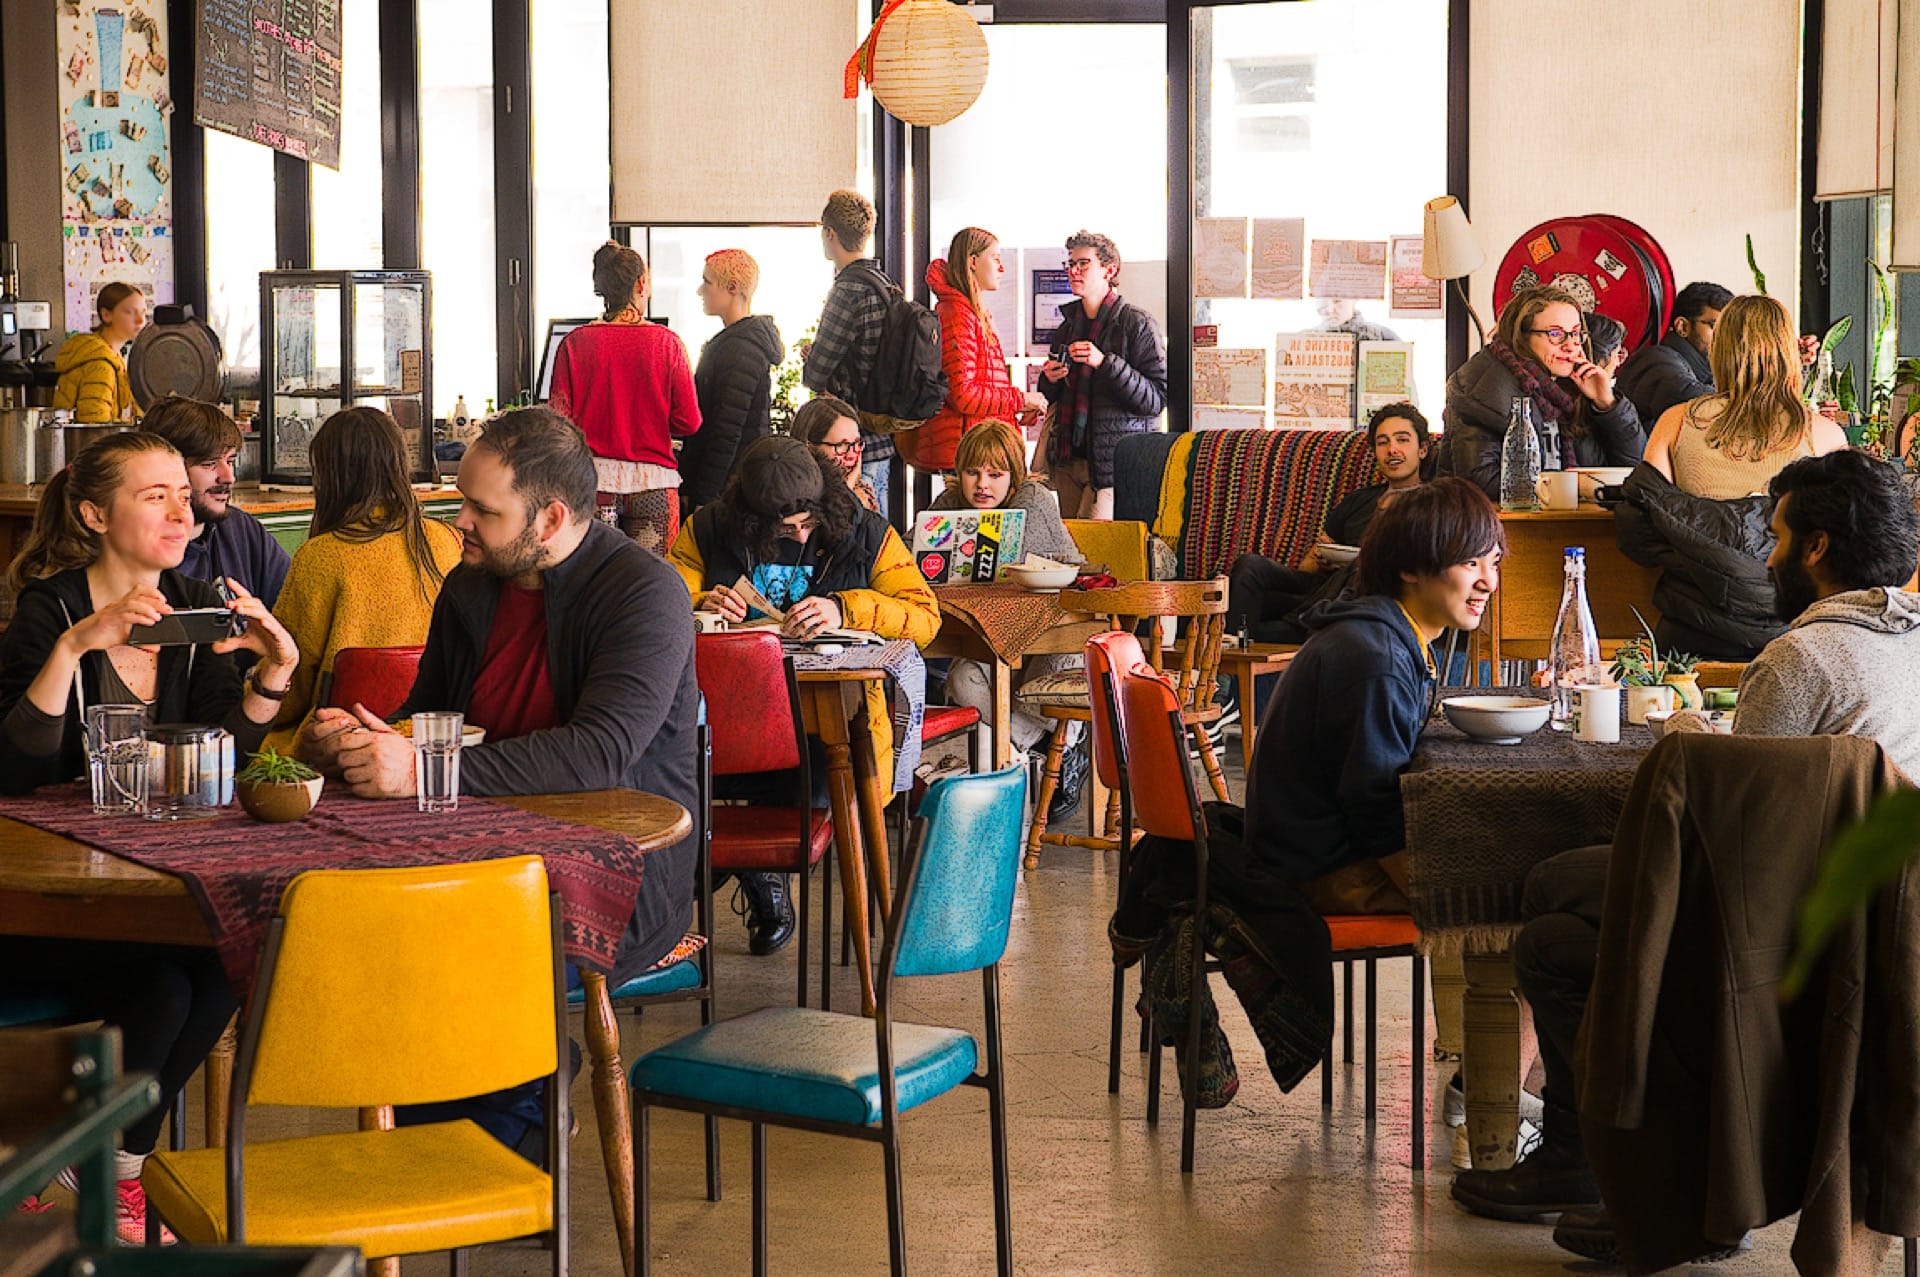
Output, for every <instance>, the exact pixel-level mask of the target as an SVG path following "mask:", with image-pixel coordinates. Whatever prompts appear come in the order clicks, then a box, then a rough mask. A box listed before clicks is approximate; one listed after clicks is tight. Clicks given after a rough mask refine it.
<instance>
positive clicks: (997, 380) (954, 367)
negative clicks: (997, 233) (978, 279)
mask: <svg viewBox="0 0 1920 1277" xmlns="http://www.w3.org/2000/svg"><path fill="white" fill-rule="evenodd" d="M927 287H928V288H930V289H932V290H933V296H934V299H935V301H936V302H937V303H938V305H937V307H936V309H937V311H938V313H939V315H940V366H941V368H942V369H943V370H944V371H945V372H946V374H947V401H946V402H945V403H944V404H942V405H940V411H939V412H937V413H935V414H934V415H933V416H932V417H931V418H930V419H929V420H928V421H927V423H926V424H925V425H923V426H921V427H920V428H919V429H918V430H912V431H909V432H907V433H905V434H900V435H896V436H894V437H895V439H896V440H898V441H899V443H900V451H901V455H903V456H904V457H906V458H907V460H908V461H909V462H911V463H912V464H913V466H914V467H915V468H916V469H919V470H951V469H953V450H954V449H955V448H956V447H958V446H959V444H960V436H961V435H963V434H965V433H966V432H967V431H969V430H971V429H973V427H975V426H977V425H979V424H980V423H981V422H982V421H985V420H986V419H987V418H989V417H998V418H999V419H1000V420H1002V421H1005V422H1007V423H1008V424H1009V425H1011V424H1013V418H1014V414H1016V413H1018V412H1019V411H1020V410H1021V409H1023V408H1025V407H1026V406H1027V398H1026V396H1025V395H1024V394H1022V393H1021V392H1020V391H1019V390H1017V389H1015V388H1014V385H1013V382H1012V381H1011V380H1010V379H1009V378H1008V376H1007V357H1006V355H1005V354H1003V353H1002V352H1001V349H1000V338H999V337H997V336H995V335H994V331H993V329H992V328H990V327H989V326H988V325H987V322H986V321H985V320H984V319H982V318H980V315H979V312H977V311H976V310H974V308H973V307H972V306H971V305H969V304H968V302H967V299H966V298H965V297H964V296H962V295H961V294H960V292H959V291H958V290H956V289H955V288H954V286H953V285H952V284H949V283H948V282H947V260H946V258H944V257H941V258H936V259H934V260H933V261H931V262H928V263H927Z"/></svg>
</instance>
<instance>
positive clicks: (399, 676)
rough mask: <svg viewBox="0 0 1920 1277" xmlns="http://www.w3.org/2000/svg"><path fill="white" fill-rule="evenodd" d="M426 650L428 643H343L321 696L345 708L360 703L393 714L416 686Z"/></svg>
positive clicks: (325, 700)
mask: <svg viewBox="0 0 1920 1277" xmlns="http://www.w3.org/2000/svg"><path fill="white" fill-rule="evenodd" d="M424 651H426V649H425V648H424V647H343V648H341V649H340V650H339V651H338V652H337V653H335V654H334V658H333V674H332V676H331V677H332V682H331V683H330V684H329V685H328V690H327V693H326V695H324V696H323V697H321V700H322V701H324V702H325V703H326V704H327V705H330V706H337V707H339V708H341V709H352V708H353V707H354V705H355V704H356V703H358V704H361V705H365V706H366V707H367V708H368V709H370V710H372V711H373V712H374V713H376V714H378V715H379V716H380V717H382V718H391V717H393V715H394V714H395V713H396V712H397V711H398V710H399V708H400V707H401V706H402V705H404V704H406V701H407V694H408V693H409V692H411V691H412V690H413V680H414V678H415V677H416V676H417V675H418V674H419V673H420V653H422V652H424Z"/></svg>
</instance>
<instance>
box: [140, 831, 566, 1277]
mask: <svg viewBox="0 0 1920 1277" xmlns="http://www.w3.org/2000/svg"><path fill="white" fill-rule="evenodd" d="M560 934H561V933H560V904H559V898H558V897H557V896H553V895H550V894H549V892H548V887H547V874H546V870H545V868H544V867H543V866H542V864H541V861H540V858H539V857H538V856H515V857H512V858H508V859H502V860H485V861H479V862H477V863H472V864H458V865H428V866H424V867H418V868H407V869H362V870H316V871H313V872H310V873H304V874H301V875H300V876H299V877H298V878H296V879H294V880H293V882H292V884H291V885H289V886H288V888H287V890H286V893H285V894H284V895H283V896H282V897H281V900H280V911H279V913H278V915H276V916H275V918H274V919H273V921H272V922H271V923H269V924H268V928H267V934H266V940H265V944H264V946H263V949H262V955H261V960H260V971H259V976H258V978H257V979H256V982H255V984H254V987H253V992H252V995H251V996H250V997H249V998H248V1000H247V1009H246V1013H245V1015H244V1016H243V1017H242V1019H241V1031H240V1050H239V1057H238V1060H237V1062H236V1065H235V1069H234V1074H235V1076H234V1087H233V1093H232V1097H231V1099H230V1100H229V1110H228V1118H227V1146H226V1147H225V1148H224V1149H196V1150H192V1151H189V1152H184V1153H174V1152H165V1153H155V1154H154V1155H153V1156H152V1157H149V1158H148V1159H147V1164H146V1169H145V1170H144V1172H143V1173H142V1174H141V1177H140V1182H141V1184H142V1186H144V1187H145V1189H146V1192H147V1204H148V1211H147V1221H148V1240H149V1244H151V1243H152V1241H153V1239H154V1234H155V1231H156V1230H157V1228H158V1226H159V1221H160V1220H161V1219H163V1218H164V1220H165V1222H166V1223H167V1224H169V1225H170V1226H171V1227H172V1228H173V1231H174V1232H175V1233H176V1234H178V1235H179V1237H180V1238H181V1240H182V1241H184V1242H188V1243H193V1244H201V1245H211V1244H222V1243H225V1244H231V1245H236V1246H238V1245H244V1244H253V1245H264V1246H275V1245H280V1246H311V1245H325V1244H333V1245H349V1246H357V1247H359V1248H360V1249H361V1251H362V1252H364V1253H365V1254H366V1255H367V1256H368V1257H369V1258H376V1257H383V1256H390V1255H409V1254H416V1253H420V1252H423V1251H439V1250H444V1251H452V1252H455V1256H454V1259H455V1266H456V1270H457V1269H458V1267H459V1265H460V1256H459V1254H458V1252H459V1251H462V1250H464V1249H466V1248H467V1247H469V1246H477V1245H482V1244H485V1243H488V1242H499V1241H509V1240H513V1239H516V1238H522V1237H539V1238H541V1239H542V1240H543V1241H545V1242H546V1243H548V1244H549V1245H550V1246H551V1247H552V1256H553V1259H552V1265H553V1271H554V1272H555V1273H556V1274H559V1275H561V1277H564V1274H565V1273H566V1271H567V1261H568V1230H567V1129H568V1125H569V1108H568V1100H567V1078H566V1068H565V1061H566V1059H567V1054H568V1052H567V1021H566V1014H565V1011H564V1004H563V991H564V984H563V977H562V954H561V939H560ZM448 989H484V990H485V991H486V993H485V996H484V997H472V998H449V997H448V996H447V990H448ZM536 1078H544V1079H545V1080H546V1083H547V1113H546V1126H547V1147H546V1164H547V1166H548V1167H550V1168H551V1173H549V1172H548V1171H543V1170H541V1169H540V1168H538V1167H536V1166H534V1165H533V1164H532V1163H531V1162H528V1161H527V1160H525V1159H524V1158H522V1157H520V1156H519V1155H517V1154H515V1153H514V1152H512V1151H511V1150H510V1149H508V1148H507V1147H506V1146H505V1145H503V1144H501V1143H500V1142H499V1141H498V1140H496V1139H494V1138H493V1137H492V1136H491V1135H489V1134H487V1133H486V1132H485V1131H484V1130H482V1129H481V1128H480V1127H479V1126H477V1125H475V1124H474V1123H473V1122H471V1121H468V1120H466V1119H464V1118H462V1119H459V1120H456V1121H451V1122H438V1123H433V1124H431V1125H426V1126H410V1127H403V1128H401V1129H399V1130H393V1131H378V1130H376V1131H348V1132H341V1133H337V1134H326V1135H309V1136H304V1137H299V1138H295V1139H285V1140H274V1141H269V1142H264V1143H256V1144H253V1145H249V1144H248V1143H247V1139H246V1121H247V1111H248V1108H249V1106H250V1105H254V1104H287V1105H298V1106H305V1107H320V1108H349V1109H358V1108H373V1107H378V1106H381V1105H389V1104H432V1103H439V1102H443V1101H448V1100H457V1099H461V1098H463V1097H466V1096H472V1095H484V1094H487V1093H489V1092H492V1091H497V1090H502V1089H504V1088H506V1087H509V1086H517V1085H520V1084H522V1083H525V1082H528V1081H531V1080H533V1079H536Z"/></svg>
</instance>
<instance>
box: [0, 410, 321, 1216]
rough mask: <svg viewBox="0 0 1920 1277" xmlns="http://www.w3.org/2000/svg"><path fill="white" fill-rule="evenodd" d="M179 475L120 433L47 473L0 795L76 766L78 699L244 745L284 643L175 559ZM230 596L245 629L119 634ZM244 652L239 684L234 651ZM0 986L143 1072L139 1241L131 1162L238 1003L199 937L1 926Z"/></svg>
mask: <svg viewBox="0 0 1920 1277" xmlns="http://www.w3.org/2000/svg"><path fill="white" fill-rule="evenodd" d="M192 496H193V485H192V483H191V481H190V480H189V479H188V478H187V467H186V462H184V461H183V460H182V459H181V457H180V454H179V453H178V452H175V451H174V450H173V446H172V445H171V444H169V443H167V442H166V441H165V440H164V439H161V438H160V437H158V436H157V435H149V434H141V433H138V432H130V433H127V434H117V435H112V436H109V437H108V438H106V439H102V440H100V441H99V442H98V443H95V444H93V445H91V446H90V447H88V448H87V449H85V450H84V451H83V452H81V453H80V455H79V456H77V457H75V458H74V459H73V463H72V464H71V465H69V466H68V467H67V468H66V469H65V470H62V471H61V472H60V473H59V474H57V475H55V476H54V477H53V480H52V482H50V483H48V485H47V488H46V491H45V492H44V493H42V494H41V497H40V504H39V507H38V508H37V509H36V510H35V512H34V518H33V530H32V532H31V533H29V535H28V538H27V544H26V548H25V549H23V550H22V551H21V552H20V556H19V557H18V558H16V559H15V560H14V562H13V565H12V568H11V569H10V571H9V574H8V575H9V581H10V583H11V584H12V585H13V587H14V589H15V590H17V591H18V593H19V602H18V604H17V607H16V610H15V612H14V617H13V622H12V623H11V624H10V625H9V626H8V627H7V632H6V636H5V638H4V639H3V640H0V793H5V794H8V795H17V794H24V793H27V792H29V791H31V790H32V789H34V788H36V787H38V786H40V785H48V784H58V783H63V782H71V781H73V780H74V779H76V778H77V777H79V776H82V775H84V774H85V772H86V766H87V762H86V749H85V744H84V730H83V729H84V717H85V711H86V707H88V706H90V705H139V706H142V707H143V708H144V709H145V711H146V714H147V719H148V721H149V722H150V723H217V724H219V725H220V726H222V727H224V728H226V729H227V730H228V731H229V732H231V733H233V736H234V744H235V748H236V750H237V751H240V752H245V751H248V750H252V749H257V748H258V747H259V745H260V742H261V740H262V738H264V737H265V736H266V734H267V725H268V724H269V723H271V722H272V721H273V716H274V712H275V711H276V710H278V709H279V707H280V701H281V699H282V698H283V697H285V696H286V694H287V688H288V686H289V685H290V682H291V680H292V678H293V672H294V670H295V668H296V667H297V666H298V665H299V663H300V653H299V650H298V648H296V647H295V646H294V642H293V640H292V638H290V637H289V636H288V634H287V632H286V630H285V629H284V628H282V627H281V625H280V623H279V622H278V621H276V620H274V619H273V614H272V613H271V612H269V611H268V610H267V608H266V605H265V604H263V603H261V601H260V600H259V599H257V598H255V597H254V596H253V595H251V594H248V593H247V592H246V591H245V590H242V589H239V588H238V587H237V586H234V585H233V583H232V582H228V583H227V585H228V589H227V597H226V598H225V599H224V600H223V599H222V597H221V595H220V594H219V593H218V592H216V590H215V588H214V587H213V586H211V585H208V584H206V583H205V582H202V581H195V580H192V579H190V578H188V577H185V576H182V575H181V574H180V573H179V572H178V571H177V570H176V569H177V567H178V565H179V563H180V559H181V556H182V555H184V554H185V553H186V545H187V538H188V537H189V536H190V535H191V534H192V532H193V507H192ZM221 607H226V608H230V609H231V610H232V611H234V612H235V613H238V614H239V615H240V616H242V617H244V618H246V622H247V626H246V630H245V632H244V633H242V634H239V635H233V636H229V637H227V638H222V639H219V640H217V641H215V642H211V643H183V644H170V645H163V646H155V645H147V644H140V643H136V642H135V641H134V640H135V638H136V637H137V634H136V627H138V626H148V625H155V624H158V623H159V622H160V621H161V620H162V619H163V618H164V617H167V616H168V615H170V614H172V613H175V612H179V611H184V610H186V609H194V608H221ZM241 649H245V650H247V651H250V652H252V653H253V654H254V655H255V656H256V657H257V658H258V659H257V660H256V662H255V664H254V666H253V669H252V671H251V673H250V674H249V675H248V677H247V680H246V682H245V683H244V684H243V683H242V680H241V676H240V672H239V670H238V669H237V668H236V667H235V665H234V660H233V655H232V654H233V653H234V652H236V651H239V650H241ZM0 988H4V989H5V990H6V991H7V992H10V993H37V994H43V995H52V996H56V997H58V998H60V999H61V1000H63V1001H64V1002H66V1003H67V1004H68V1005H69V1006H70V1007H71V1008H72V1009H73V1011H74V1012H75V1013H76V1014H77V1015H78V1016H79V1017H80V1018H82V1019H99V1020H104V1021H106V1022H107V1023H108V1024H110V1025H113V1026H114V1027H116V1028H118V1029H119V1030H120V1037H121V1053H122V1063H123V1065H124V1066H125V1067H126V1068H127V1069H129V1070H133V1071H142V1072H150V1073H153V1074H155V1075H157V1076H158V1077H159V1079H160V1094H161V1103H160V1106H159V1107H158V1108H156V1109H154V1110H153V1111H152V1112H151V1113H149V1114H147V1115H146V1116H145V1117H143V1118H141V1119H140V1120H139V1121H138V1122H136V1123H134V1124H133V1125H132V1126H130V1127H128V1128H127V1130H126V1132H125V1134H124V1136H123V1140H122V1149H123V1150H124V1151H122V1152H121V1153H119V1154H117V1155H116V1156H117V1157H118V1159H119V1160H118V1167H117V1169H116V1172H115V1178H116V1179H117V1180H119V1182H120V1189H119V1212H120V1217H119V1233H120V1237H121V1238H122V1239H123V1240H125V1241H127V1242H129V1243H131V1244H134V1245H139V1244H141V1242H142V1241H143V1239H144V1235H145V1230H146V1197H145V1195H144V1194H143V1193H142V1192H141V1190H140V1167H141V1165H142V1163H143V1162H144V1160H145V1158H146V1155H147V1154H148V1153H150V1152H152V1151H153V1145H154V1140H155V1139H156V1138H157V1137H158V1135H159V1133H160V1120H161V1118H162V1116H163V1115H164V1114H165V1113H166V1111H167V1109H168V1108H169V1107H170V1105H171V1103H172V1099H173V1096H174V1095H175V1094H176V1093H177V1092H178V1091H179V1089H180V1088H181V1086H183V1085H184V1084H185V1083H186V1080H187V1078H188V1077H190V1076H191V1075H192V1074H193V1071H194V1070H195V1069H197V1068H198V1067H199V1066H200V1062H201V1060H203V1059H204V1058H205V1057H206V1054H207V1052H208V1051H209V1050H211V1049H212V1048H213V1044H214V1043H215V1042H217V1041H218V1040H219V1038H220V1034H221V1031H222V1030H224V1029H225V1028H226V1025H227V1021H228V1020H230V1019H231V1018H232V1017H233V1013H234V1011H235V1010H236V1009H237V1005H236V1003H235V1001H234V997H233V991H232V989H231V988H230V987H229V986H228V984H227V979H226V976H225V975H224V974H223V973H222V972H221V969H220V962H219V959H218V957H217V956H216V955H215V954H214V951H213V950H211V949H184V948H175V947H173V946H168V945H149V944H119V943H102V942H94V941H63V940H45V939H36V938H28V937H4V938H0Z"/></svg>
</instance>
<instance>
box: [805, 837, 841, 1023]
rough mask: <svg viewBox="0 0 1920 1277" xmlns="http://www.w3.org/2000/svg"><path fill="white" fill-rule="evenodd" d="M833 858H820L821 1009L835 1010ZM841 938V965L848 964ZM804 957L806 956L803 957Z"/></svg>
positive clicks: (827, 856)
mask: <svg viewBox="0 0 1920 1277" xmlns="http://www.w3.org/2000/svg"><path fill="white" fill-rule="evenodd" d="M833 859H834V858H833V856H832V855H825V856H822V857H820V1009H821V1010H822V1011H831V1010H833ZM841 925H842V928H843V930H842V933H841V937H840V965H841V966H845V965H846V964H847V939H848V936H849V935H850V934H851V933H850V932H847V931H845V930H844V927H845V925H846V924H845V922H844V921H843V922H842V924H841ZM803 956H804V955H803Z"/></svg>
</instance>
